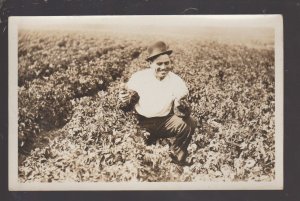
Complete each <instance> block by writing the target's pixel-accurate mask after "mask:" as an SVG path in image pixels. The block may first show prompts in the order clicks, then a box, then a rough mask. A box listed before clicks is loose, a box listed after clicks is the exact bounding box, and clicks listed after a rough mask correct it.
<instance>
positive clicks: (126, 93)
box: [118, 84, 139, 111]
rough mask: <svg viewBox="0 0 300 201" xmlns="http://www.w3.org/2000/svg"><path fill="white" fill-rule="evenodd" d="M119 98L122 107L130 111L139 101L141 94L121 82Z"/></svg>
mask: <svg viewBox="0 0 300 201" xmlns="http://www.w3.org/2000/svg"><path fill="white" fill-rule="evenodd" d="M118 99H119V107H120V109H122V110H123V111H130V110H131V109H132V108H133V107H134V105H135V104H136V103H137V102H138V100H139V95H138V94H137V92H135V91H132V90H128V89H127V88H126V86H125V84H121V85H120V91H119V96H118Z"/></svg>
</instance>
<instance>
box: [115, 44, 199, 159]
mask: <svg viewBox="0 0 300 201" xmlns="http://www.w3.org/2000/svg"><path fill="white" fill-rule="evenodd" d="M148 53H149V57H148V58H147V59H146V60H147V61H148V62H149V66H150V68H147V69H144V70H141V71H139V72H136V73H134V74H133V75H132V76H131V78H130V79H129V81H128V82H127V83H126V86H125V87H124V89H122V90H121V91H120V94H119V102H120V104H119V105H120V108H121V109H123V110H124V111H128V110H131V109H134V110H135V111H136V113H137V119H138V121H139V125H140V126H141V127H142V128H145V129H146V130H147V131H148V132H149V133H150V136H149V137H148V139H147V141H146V143H147V144H148V145H150V144H154V143H155V142H156V140H157V139H158V138H169V137H174V138H175V141H174V143H173V144H172V146H171V153H172V154H171V157H172V159H173V161H174V162H176V163H179V164H184V163H185V160H186V157H187V155H188V152H187V147H188V145H189V143H190V141H191V138H192V135H193V133H194V130H195V122H194V121H193V120H192V118H191V117H190V113H191V110H190V108H189V105H188V102H187V96H188V92H189V91H188V88H187V86H186V84H185V82H184V81H183V80H182V79H181V78H180V77H179V76H178V75H176V74H175V73H173V72H171V71H172V65H171V60H170V57H169V55H170V54H171V53H172V50H170V49H168V47H167V45H166V44H165V43H164V42H162V41H159V42H156V43H155V44H153V45H151V46H149V48H148Z"/></svg>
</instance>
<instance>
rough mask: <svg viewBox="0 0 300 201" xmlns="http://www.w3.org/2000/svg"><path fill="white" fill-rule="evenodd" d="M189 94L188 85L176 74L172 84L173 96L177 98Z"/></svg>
mask: <svg viewBox="0 0 300 201" xmlns="http://www.w3.org/2000/svg"><path fill="white" fill-rule="evenodd" d="M188 94H189V90H188V87H187V85H186V83H185V82H184V81H183V80H182V79H181V78H180V77H179V76H176V79H175V84H174V97H175V99H177V100H180V99H181V98H183V97H185V96H187V95H188Z"/></svg>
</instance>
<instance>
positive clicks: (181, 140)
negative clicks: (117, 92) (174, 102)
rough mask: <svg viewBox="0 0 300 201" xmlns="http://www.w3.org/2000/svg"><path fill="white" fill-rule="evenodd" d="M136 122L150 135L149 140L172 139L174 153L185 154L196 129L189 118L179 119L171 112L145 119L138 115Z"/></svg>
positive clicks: (193, 122)
mask: <svg viewBox="0 0 300 201" xmlns="http://www.w3.org/2000/svg"><path fill="white" fill-rule="evenodd" d="M138 120H139V125H140V126H141V127H142V128H144V129H146V131H148V132H149V133H150V137H151V138H154V139H158V138H170V137H174V138H175V141H174V143H173V144H172V147H171V148H172V149H173V150H172V151H174V152H175V153H176V152H177V153H178V152H179V151H184V152H187V147H188V145H189V143H190V142H191V139H192V135H193V134H194V131H195V127H196V123H195V121H194V120H193V119H192V118H191V117H185V118H181V117H178V116H176V115H175V114H174V113H173V112H171V113H170V114H169V115H167V116H164V117H152V118H146V117H144V116H141V115H138Z"/></svg>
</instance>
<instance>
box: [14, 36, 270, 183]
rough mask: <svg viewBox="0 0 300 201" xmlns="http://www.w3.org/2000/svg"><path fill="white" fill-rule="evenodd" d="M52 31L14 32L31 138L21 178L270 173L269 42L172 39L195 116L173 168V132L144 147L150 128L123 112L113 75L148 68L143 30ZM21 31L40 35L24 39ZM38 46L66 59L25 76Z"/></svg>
mask: <svg viewBox="0 0 300 201" xmlns="http://www.w3.org/2000/svg"><path fill="white" fill-rule="evenodd" d="M25 36H26V37H25ZM37 36H38V37H37ZM58 36H59V35H57V36H55V34H54V33H48V34H45V33H43V34H37V33H30V32H26V34H25V33H24V34H21V40H20V41H21V42H20V44H22V45H20V48H19V76H21V77H22V81H21V82H19V84H20V83H21V84H20V87H19V141H20V142H24V141H26V139H27V140H28V139H34V140H35V141H36V142H37V143H36V145H35V146H34V147H33V149H32V150H31V152H30V154H29V155H28V156H27V157H26V159H25V160H24V161H23V162H22V163H21V164H20V166H19V179H20V181H22V182H26V181H40V182H52V181H78V182H82V181H95V182H96V181H207V180H212V181H224V180H225V181H245V180H255V181H270V180H272V179H274V177H275V172H274V165H275V164H274V163H275V141H274V133H275V123H274V115H275V92H274V87H275V80H274V51H273V49H266V48H260V47H257V44H256V46H253V47H251V46H246V45H235V44H226V43H219V42H216V41H211V40H206V41H201V40H199V39H193V40H191V41H189V40H187V39H183V38H176V39H170V41H169V43H170V46H171V47H172V49H173V50H174V53H173V54H172V55H171V57H172V60H173V64H172V65H173V66H174V71H175V73H177V74H178V75H180V76H181V77H182V78H183V79H184V80H185V81H186V82H187V85H188V87H189V89H190V95H189V97H188V100H187V101H188V103H189V105H190V106H191V107H192V116H193V117H195V119H196V120H197V128H196V131H195V134H194V135H193V139H192V142H191V144H190V145H189V147H188V151H189V157H188V159H187V160H188V162H190V163H191V165H190V166H183V167H181V166H178V165H175V164H173V163H171V159H170V157H169V146H170V143H171V142H172V140H173V139H168V140H162V139H160V140H159V142H158V143H156V145H151V146H146V145H145V143H144V141H143V139H144V137H145V136H146V135H148V133H147V132H146V131H144V130H142V129H141V128H139V127H138V126H137V120H136V119H135V116H134V115H133V114H132V113H131V112H129V113H123V112H122V111H120V110H119V109H118V103H117V97H118V92H119V90H120V88H119V86H120V85H121V83H122V82H124V81H127V80H128V78H129V77H130V75H131V74H132V73H134V72H136V71H137V70H140V69H142V68H146V67H147V63H146V62H145V60H144V59H145V58H146V56H147V52H146V51H145V48H141V47H146V46H147V45H148V44H149V41H150V39H148V40H147V39H145V38H144V39H141V40H140V39H139V38H135V37H128V36H126V39H125V37H124V38H118V37H115V36H113V35H111V36H109V37H108V36H106V37H104V36H103V35H101V34H100V35H99V36H98V37H94V36H93V37H92V36H90V35H88V34H85V35H84V34H79V33H76V34H71V33H70V34H67V35H66V36H65V37H58ZM32 37H33V38H34V39H33V38H32ZM23 38H24V41H23ZM26 38H27V39H26ZM25 39H26V40H27V41H35V40H36V41H40V42H39V43H38V44H35V42H32V43H30V45H29V43H28V42H26V40H25ZM47 41H48V42H47ZM76 41H80V42H76ZM33 44H35V46H37V47H35V46H34V45H33ZM47 44H48V46H47ZM70 44H72V45H70ZM40 46H41V47H42V48H41V47H40ZM72 47H73V48H72ZM61 49H62V50H63V51H61ZM99 49H100V50H101V51H100V50H99ZM50 50H53V51H50ZM54 50H55V51H54ZM80 50H82V51H80ZM39 51H45V52H47V57H46V58H45V59H43V60H44V61H43V62H49V63H50V62H53V61H54V60H55V57H56V56H57V55H60V56H61V57H62V58H70V60H68V62H67V64H68V65H67V66H66V67H63V66H64V65H65V64H60V63H61V62H62V61H61V60H58V61H57V62H58V63H57V64H55V65H53V66H55V70H54V71H51V72H52V73H50V74H49V75H47V76H46V77H45V74H39V75H37V76H35V77H34V76H33V77H32V75H36V73H32V72H33V71H35V70H39V69H40V68H39V67H38V68H36V67H37V66H38V65H35V66H34V67H32V68H29V67H28V65H27V64H28V63H30V61H29V60H30V59H29V58H28V57H29V56H28V54H30V55H34V54H37V52H39ZM56 51H57V52H56ZM97 52H98V53H97ZM41 58H42V57H41V56H37V57H36V59H35V60H39V62H42V61H41V60H42V59H41ZM31 65H33V64H30V65H29V66H31ZM46 66H47V65H46ZM41 68H44V67H41ZM46 68H48V67H46ZM40 75H41V76H40ZM40 130H46V132H39V131H40ZM26 137H27V138H26Z"/></svg>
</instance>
